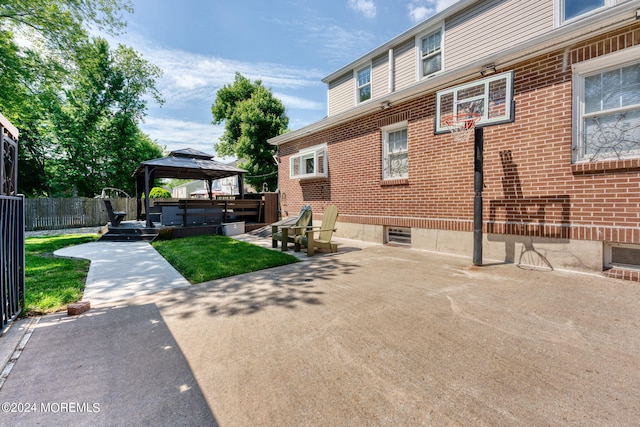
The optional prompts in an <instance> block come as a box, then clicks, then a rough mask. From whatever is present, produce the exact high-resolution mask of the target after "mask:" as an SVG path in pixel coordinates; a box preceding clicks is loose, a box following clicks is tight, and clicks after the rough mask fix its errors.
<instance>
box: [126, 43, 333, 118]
mask: <svg viewBox="0 0 640 427" xmlns="http://www.w3.org/2000/svg"><path fill="white" fill-rule="evenodd" d="M126 44H127V45H129V46H132V47H133V48H134V49H136V50H138V51H139V52H140V53H141V54H142V55H143V56H144V58H145V59H147V60H148V61H149V62H150V63H152V64H154V65H156V66H158V67H159V68H160V69H161V70H162V71H163V76H162V77H161V78H160V79H158V81H157V85H158V89H159V90H160V92H161V93H162V95H163V97H164V98H165V99H166V101H167V102H166V104H165V106H166V107H173V108H179V107H180V106H184V105H188V104H191V103H193V102H194V101H198V102H202V101H206V102H209V103H212V102H213V101H214V99H215V92H216V90H217V89H218V88H220V87H222V86H224V85H226V84H232V83H233V81H234V78H235V73H236V72H239V73H240V74H242V75H243V76H245V77H247V78H249V79H251V80H261V81H262V83H263V85H264V86H266V87H268V88H271V89H274V90H276V89H280V90H287V89H289V90H296V89H305V88H311V87H317V86H318V85H319V84H321V82H320V79H321V78H322V77H324V75H323V73H322V72H321V71H319V70H314V69H306V68H305V69H302V68H293V67H289V66H286V65H283V64H276V63H251V62H243V61H237V60H230V59H225V58H219V57H213V56H207V55H202V54H197V53H191V52H186V51H183V50H177V49H167V48H163V47H161V46H157V45H154V44H152V43H150V42H149V41H148V40H147V39H145V38H143V37H140V36H139V35H137V34H135V33H133V34H128V35H127V39H126ZM299 104H300V105H305V104H304V103H299ZM312 104H313V103H312V102H309V103H307V105H312ZM313 108H314V109H315V107H313Z"/></svg>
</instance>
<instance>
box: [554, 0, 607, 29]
mask: <svg viewBox="0 0 640 427" xmlns="http://www.w3.org/2000/svg"><path fill="white" fill-rule="evenodd" d="M565 1H566V0H553V27H554V28H558V27H561V26H563V25H567V24H570V23H572V22H575V21H577V20H580V19H583V18H584V17H587V16H589V15H592V14H594V13H598V12H599V11H601V10H603V9H605V8H607V7H611V6H615V5H616V1H615V0H604V5H603V6H600V7H596V8H595V9H592V10H590V11H588V12H585V13H583V14H582V15H578V16H576V17H573V18H571V19H567V20H564V19H563V18H562V17H563V16H564V4H565Z"/></svg>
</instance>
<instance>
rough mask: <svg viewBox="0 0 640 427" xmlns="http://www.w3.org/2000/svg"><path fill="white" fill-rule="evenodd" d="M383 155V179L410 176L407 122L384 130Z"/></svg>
mask: <svg viewBox="0 0 640 427" xmlns="http://www.w3.org/2000/svg"><path fill="white" fill-rule="evenodd" d="M382 153H383V158H382V179H398V178H407V177H408V176H409V146H408V139H407V122H403V123H400V124H396V125H393V126H388V127H386V128H383V130H382Z"/></svg>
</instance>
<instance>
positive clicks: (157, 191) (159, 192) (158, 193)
mask: <svg viewBox="0 0 640 427" xmlns="http://www.w3.org/2000/svg"><path fill="white" fill-rule="evenodd" d="M149 198H150V199H170V198H171V193H170V192H168V191H167V190H165V189H164V188H161V187H153V188H152V189H151V191H149Z"/></svg>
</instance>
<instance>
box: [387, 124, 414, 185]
mask: <svg viewBox="0 0 640 427" xmlns="http://www.w3.org/2000/svg"><path fill="white" fill-rule="evenodd" d="M403 129H404V130H406V131H407V171H406V172H405V173H404V174H402V175H398V176H388V171H387V167H386V164H387V158H388V156H389V134H390V133H393V132H397V131H400V130H403ZM408 164H409V122H408V121H403V122H399V123H394V124H392V125H389V126H385V127H383V128H382V180H383V181H386V180H391V179H406V178H409V166H408Z"/></svg>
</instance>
